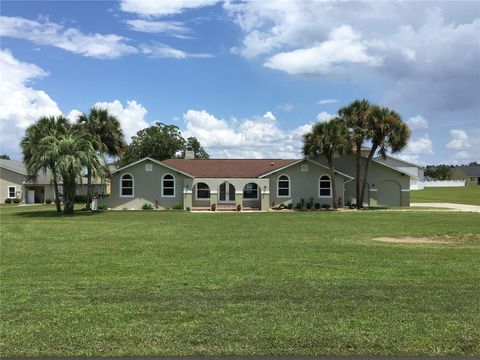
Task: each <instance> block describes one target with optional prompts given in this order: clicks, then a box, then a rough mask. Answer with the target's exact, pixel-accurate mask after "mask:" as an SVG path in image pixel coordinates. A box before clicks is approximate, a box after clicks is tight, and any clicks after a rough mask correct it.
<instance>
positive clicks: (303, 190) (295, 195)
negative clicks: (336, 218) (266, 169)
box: [268, 161, 344, 207]
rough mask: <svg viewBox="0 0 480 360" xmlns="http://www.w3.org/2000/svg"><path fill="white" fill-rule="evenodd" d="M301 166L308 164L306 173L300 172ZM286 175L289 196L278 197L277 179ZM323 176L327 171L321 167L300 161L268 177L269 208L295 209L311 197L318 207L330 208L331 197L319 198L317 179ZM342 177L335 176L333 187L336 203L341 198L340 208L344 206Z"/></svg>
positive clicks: (327, 173)
mask: <svg viewBox="0 0 480 360" xmlns="http://www.w3.org/2000/svg"><path fill="white" fill-rule="evenodd" d="M302 164H308V172H302V171H301V166H302ZM282 175H287V176H288V177H289V178H290V196H289V197H279V196H278V192H277V179H278V178H279V177H280V176H282ZM323 175H328V176H330V174H329V169H328V168H324V167H323V166H320V165H317V164H315V163H313V162H311V161H302V162H301V163H298V164H295V165H292V166H290V167H288V168H286V169H284V170H280V171H277V172H275V173H273V174H271V175H269V176H268V179H269V181H270V206H276V205H278V204H281V203H283V204H286V205H287V204H289V203H291V204H293V206H294V207H295V206H296V205H297V204H298V203H300V202H301V199H304V201H305V203H307V202H308V201H310V198H312V197H313V202H314V203H319V204H320V205H324V204H327V205H330V206H332V197H320V196H319V179H320V177H321V176H323ZM343 184H344V177H343V176H341V175H338V174H337V175H336V176H335V185H336V190H337V199H336V200H337V201H338V198H339V197H341V198H342V200H341V206H343V205H344V195H343V194H344V187H343V186H344V185H343Z"/></svg>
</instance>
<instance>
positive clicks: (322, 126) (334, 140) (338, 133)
mask: <svg viewBox="0 0 480 360" xmlns="http://www.w3.org/2000/svg"><path fill="white" fill-rule="evenodd" d="M348 151H352V147H351V141H350V139H349V133H348V131H347V128H346V127H345V123H344V122H343V121H341V120H340V119H338V118H335V119H332V120H330V121H329V122H320V123H317V124H315V125H314V126H313V128H312V131H311V132H309V133H307V134H305V135H304V137H303V148H302V152H303V155H304V156H305V157H307V158H315V157H318V156H319V155H322V154H323V155H324V156H325V157H326V159H327V162H328V167H329V169H330V181H331V184H332V207H333V208H334V209H336V208H337V201H336V199H337V190H336V186H335V163H334V160H335V154H344V153H345V152H348Z"/></svg>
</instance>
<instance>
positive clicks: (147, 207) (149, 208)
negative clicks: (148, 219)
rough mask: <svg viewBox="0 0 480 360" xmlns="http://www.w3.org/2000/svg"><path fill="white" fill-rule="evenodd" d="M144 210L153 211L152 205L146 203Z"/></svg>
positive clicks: (143, 206)
mask: <svg viewBox="0 0 480 360" xmlns="http://www.w3.org/2000/svg"><path fill="white" fill-rule="evenodd" d="M142 210H153V206H152V204H149V203H145V204H143V205H142Z"/></svg>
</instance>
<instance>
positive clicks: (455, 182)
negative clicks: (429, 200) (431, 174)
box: [423, 180, 465, 187]
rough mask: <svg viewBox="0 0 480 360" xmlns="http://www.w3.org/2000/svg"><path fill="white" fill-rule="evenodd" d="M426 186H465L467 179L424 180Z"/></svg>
mask: <svg viewBox="0 0 480 360" xmlns="http://www.w3.org/2000/svg"><path fill="white" fill-rule="evenodd" d="M423 186H424V187H464V186H465V180H434V181H424V182H423Z"/></svg>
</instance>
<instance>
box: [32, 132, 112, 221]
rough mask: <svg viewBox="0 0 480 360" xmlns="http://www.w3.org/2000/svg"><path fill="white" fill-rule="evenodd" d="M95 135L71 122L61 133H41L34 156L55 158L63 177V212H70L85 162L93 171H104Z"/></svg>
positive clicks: (71, 212)
mask: <svg viewBox="0 0 480 360" xmlns="http://www.w3.org/2000/svg"><path fill="white" fill-rule="evenodd" d="M99 146H100V144H98V139H97V138H96V137H91V136H88V135H86V134H85V133H83V132H80V131H78V128H77V127H75V126H70V127H69V128H68V129H67V131H66V132H65V133H64V134H61V135H60V136H46V137H44V138H43V139H42V140H41V141H40V144H39V147H38V152H37V154H38V155H34V156H33V161H35V160H36V159H37V158H41V157H46V158H55V159H56V167H57V170H58V172H59V174H61V176H62V179H63V191H64V201H63V203H64V209H63V211H64V214H73V206H74V198H75V191H76V184H77V180H81V177H82V171H83V168H84V167H85V166H90V168H91V170H92V172H93V173H95V174H99V175H101V176H104V175H106V174H107V172H108V170H107V166H106V163H105V160H104V159H103V157H102V156H101V154H99V153H98V151H97V148H98V147H99Z"/></svg>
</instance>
